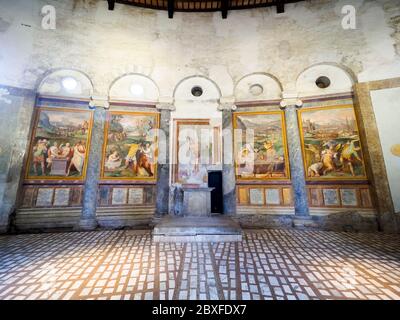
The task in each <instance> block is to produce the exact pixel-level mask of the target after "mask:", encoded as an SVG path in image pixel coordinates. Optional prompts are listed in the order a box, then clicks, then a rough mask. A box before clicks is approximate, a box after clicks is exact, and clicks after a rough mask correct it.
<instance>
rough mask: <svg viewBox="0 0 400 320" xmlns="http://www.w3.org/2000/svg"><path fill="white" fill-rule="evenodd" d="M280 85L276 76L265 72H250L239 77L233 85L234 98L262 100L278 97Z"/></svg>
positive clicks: (279, 95) (280, 94) (280, 89)
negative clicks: (234, 85)
mask: <svg viewBox="0 0 400 320" xmlns="http://www.w3.org/2000/svg"><path fill="white" fill-rule="evenodd" d="M281 96H282V86H281V84H280V82H279V80H278V79H277V78H275V77H274V76H271V75H269V74H266V73H252V74H249V75H246V76H244V77H243V78H241V79H240V80H239V81H238V83H237V84H236V87H235V99H236V101H238V102H241V101H262V100H275V99H280V98H281Z"/></svg>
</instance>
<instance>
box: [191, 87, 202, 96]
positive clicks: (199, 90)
mask: <svg viewBox="0 0 400 320" xmlns="http://www.w3.org/2000/svg"><path fill="white" fill-rule="evenodd" d="M202 94H203V89H202V88H201V87H199V86H195V87H193V88H192V95H193V96H195V97H200V96H201V95H202Z"/></svg>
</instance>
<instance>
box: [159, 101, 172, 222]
mask: <svg viewBox="0 0 400 320" xmlns="http://www.w3.org/2000/svg"><path fill="white" fill-rule="evenodd" d="M157 109H158V110H159V111H160V135H159V148H158V150H159V154H158V166H157V201H156V216H163V215H166V214H168V213H169V170H170V161H169V136H170V121H171V110H173V105H172V104H171V103H160V104H158V105H157Z"/></svg>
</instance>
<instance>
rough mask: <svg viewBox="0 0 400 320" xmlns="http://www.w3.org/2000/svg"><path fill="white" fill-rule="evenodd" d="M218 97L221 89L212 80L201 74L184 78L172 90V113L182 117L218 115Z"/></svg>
mask: <svg viewBox="0 0 400 320" xmlns="http://www.w3.org/2000/svg"><path fill="white" fill-rule="evenodd" d="M220 98H221V91H220V89H219V87H218V86H217V84H216V83H215V82H214V81H212V80H210V79H208V78H206V77H203V76H191V77H188V78H185V79H183V80H182V81H181V82H179V83H178V85H177V86H176V88H175V90H174V101H175V112H174V114H175V115H176V116H182V117H200V118H205V117H208V118H212V117H220V112H219V111H218V106H219V99H220Z"/></svg>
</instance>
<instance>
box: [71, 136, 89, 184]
mask: <svg viewBox="0 0 400 320" xmlns="http://www.w3.org/2000/svg"><path fill="white" fill-rule="evenodd" d="M85 154H86V148H85V145H84V144H83V142H82V141H79V142H78V143H77V144H76V145H75V146H74V154H73V156H72V159H71V163H70V165H69V167H68V171H67V176H69V174H70V171H71V169H72V168H75V170H77V171H78V172H79V173H80V174H82V170H83V165H84V163H85Z"/></svg>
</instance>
